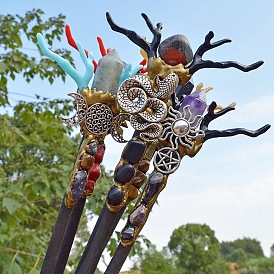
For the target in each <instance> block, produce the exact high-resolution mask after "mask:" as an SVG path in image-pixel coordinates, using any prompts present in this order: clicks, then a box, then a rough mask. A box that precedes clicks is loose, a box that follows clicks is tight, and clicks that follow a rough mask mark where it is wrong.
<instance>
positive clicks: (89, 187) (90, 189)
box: [85, 179, 95, 194]
mask: <svg viewBox="0 0 274 274" xmlns="http://www.w3.org/2000/svg"><path fill="white" fill-rule="evenodd" d="M94 185H95V181H94V180H91V179H88V181H87V183H86V186H85V190H86V191H88V192H89V194H91V193H92V192H93V190H94Z"/></svg>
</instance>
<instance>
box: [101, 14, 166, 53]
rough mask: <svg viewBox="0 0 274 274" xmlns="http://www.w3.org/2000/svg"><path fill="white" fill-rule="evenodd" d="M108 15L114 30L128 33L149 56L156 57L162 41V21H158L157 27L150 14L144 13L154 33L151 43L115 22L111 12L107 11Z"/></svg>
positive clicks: (143, 15)
mask: <svg viewBox="0 0 274 274" xmlns="http://www.w3.org/2000/svg"><path fill="white" fill-rule="evenodd" d="M106 17H107V21H108V23H109V25H110V27H111V29H112V30H114V31H116V32H120V33H122V34H124V35H126V36H127V37H128V38H129V39H130V40H131V41H132V42H133V43H134V44H136V45H137V46H139V47H140V48H142V49H143V50H144V51H145V52H146V53H147V55H148V57H153V58H154V57H156V56H157V49H158V46H159V44H160V41H161V30H162V28H163V25H162V23H157V25H156V28H155V27H154V26H153V24H152V22H151V21H150V19H149V18H148V16H147V15H146V14H144V13H142V17H143V18H144V19H145V21H146V24H147V26H148V28H149V29H150V31H151V32H152V34H153V40H152V42H151V43H149V42H147V41H145V40H144V39H143V38H142V37H141V36H140V35H138V34H137V33H136V32H135V31H133V30H128V29H126V28H122V27H120V26H118V25H117V24H116V23H114V21H113V20H112V18H111V16H110V14H109V12H107V13H106Z"/></svg>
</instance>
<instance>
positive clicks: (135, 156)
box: [122, 140, 146, 165]
mask: <svg viewBox="0 0 274 274" xmlns="http://www.w3.org/2000/svg"><path fill="white" fill-rule="evenodd" d="M145 149H146V146H145V144H144V143H143V142H142V141H138V140H130V141H129V142H128V144H127V146H126V148H125V149H124V151H123V154H122V157H123V158H124V159H126V160H127V161H128V162H129V163H130V164H132V165H134V164H137V163H138V162H139V161H140V160H141V158H142V156H143V154H144V152H145Z"/></svg>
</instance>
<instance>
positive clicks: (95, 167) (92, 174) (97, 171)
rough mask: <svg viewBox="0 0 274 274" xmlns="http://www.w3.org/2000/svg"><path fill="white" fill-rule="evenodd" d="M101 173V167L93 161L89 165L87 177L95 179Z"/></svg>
mask: <svg viewBox="0 0 274 274" xmlns="http://www.w3.org/2000/svg"><path fill="white" fill-rule="evenodd" d="M100 174H101V169H100V166H99V164H98V163H94V164H93V165H92V167H91V169H90V170H89V175H88V178H89V179H91V180H94V181H96V180H97V179H98V178H99V177H100Z"/></svg>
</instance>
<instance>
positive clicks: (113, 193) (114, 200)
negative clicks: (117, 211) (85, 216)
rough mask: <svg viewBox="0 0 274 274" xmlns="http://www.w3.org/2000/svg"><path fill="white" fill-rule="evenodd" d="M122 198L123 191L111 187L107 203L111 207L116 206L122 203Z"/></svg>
mask: <svg viewBox="0 0 274 274" xmlns="http://www.w3.org/2000/svg"><path fill="white" fill-rule="evenodd" d="M123 198H124V191H123V190H122V189H121V188H119V187H117V186H112V187H111V188H110V190H109V192H108V196H107V202H108V203H109V204H110V205H112V206H117V205H119V204H121V203H122V201H123Z"/></svg>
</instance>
